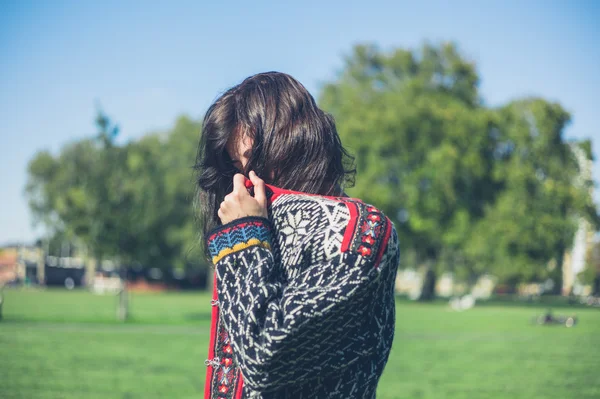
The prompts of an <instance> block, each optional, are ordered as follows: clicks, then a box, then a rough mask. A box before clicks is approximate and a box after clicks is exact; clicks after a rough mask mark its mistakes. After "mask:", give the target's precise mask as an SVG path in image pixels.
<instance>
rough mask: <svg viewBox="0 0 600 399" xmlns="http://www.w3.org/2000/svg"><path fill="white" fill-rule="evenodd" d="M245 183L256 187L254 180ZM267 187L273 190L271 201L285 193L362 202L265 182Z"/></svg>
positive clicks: (249, 186)
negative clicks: (294, 189)
mask: <svg viewBox="0 0 600 399" xmlns="http://www.w3.org/2000/svg"><path fill="white" fill-rule="evenodd" d="M244 184H245V186H246V188H252V187H254V184H252V181H251V180H250V179H246V182H245V183H244ZM265 187H266V188H268V189H269V190H271V191H272V192H273V195H271V197H270V198H269V199H268V201H269V202H273V201H275V200H276V199H277V197H279V196H280V195H283V194H300V195H312V196H316V197H323V198H329V199H335V200H339V201H345V200H352V201H359V202H362V201H361V200H360V199H358V198H351V197H339V196H335V195H321V194H313V193H304V192H302V191H293V190H286V189H284V188H279V187H275V186H272V185H270V184H265Z"/></svg>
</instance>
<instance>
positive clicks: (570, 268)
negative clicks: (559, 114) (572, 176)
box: [562, 143, 595, 295]
mask: <svg viewBox="0 0 600 399" xmlns="http://www.w3.org/2000/svg"><path fill="white" fill-rule="evenodd" d="M570 148H571V151H572V152H573V154H574V155H575V158H576V159H577V163H578V164H579V170H580V173H579V178H578V179H577V181H576V184H585V182H587V181H589V180H591V179H592V168H593V166H594V164H593V161H592V160H591V159H589V158H588V156H587V154H586V153H585V151H584V150H583V149H582V148H581V147H580V146H579V145H578V144H577V143H572V144H570ZM592 191H593V188H590V195H593V193H592ZM594 235H595V231H594V229H593V228H592V226H591V225H590V223H589V222H588V221H587V220H585V219H584V218H583V217H580V218H579V220H578V227H577V232H576V233H575V238H574V239H573V246H572V247H571V248H570V249H569V250H568V251H567V253H566V254H565V257H564V259H563V267H562V273H563V286H562V293H563V295H569V294H570V293H571V291H573V292H574V293H575V294H579V291H581V290H582V288H583V287H582V285H581V284H580V283H579V282H578V281H577V275H578V274H579V273H581V272H582V271H583V269H584V268H585V262H586V254H587V252H588V249H589V248H592V247H593V246H594Z"/></svg>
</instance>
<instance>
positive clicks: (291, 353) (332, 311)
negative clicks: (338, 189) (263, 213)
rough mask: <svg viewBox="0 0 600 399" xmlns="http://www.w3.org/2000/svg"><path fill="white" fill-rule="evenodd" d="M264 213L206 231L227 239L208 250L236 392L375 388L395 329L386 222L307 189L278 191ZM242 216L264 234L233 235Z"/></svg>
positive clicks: (354, 204)
mask: <svg viewBox="0 0 600 399" xmlns="http://www.w3.org/2000/svg"><path fill="white" fill-rule="evenodd" d="M269 215H270V217H269V220H267V219H263V218H244V219H240V220H237V221H235V222H233V223H232V224H229V225H227V226H222V227H220V228H219V229H218V230H217V232H216V233H215V234H213V235H212V237H218V239H219V240H220V242H226V243H229V244H228V245H230V248H222V245H221V247H217V246H213V247H214V248H215V250H214V251H215V252H214V253H213V254H212V255H213V256H214V259H219V260H218V261H217V263H216V264H215V270H216V273H217V280H218V284H217V287H218V300H219V310H220V311H219V319H220V320H219V323H220V324H221V323H222V325H223V327H224V329H225V330H226V331H227V332H228V339H229V341H230V342H231V347H232V349H233V361H234V365H233V367H236V368H238V369H239V370H241V372H242V375H243V395H242V397H243V398H371V397H374V396H375V390H376V387H377V382H378V380H379V377H380V376H381V373H382V372H383V369H384V366H385V364H386V362H387V359H388V356H389V353H390V349H391V346H392V341H393V338H394V323H395V306H394V281H395V277H396V272H397V265H398V259H399V249H398V239H397V234H396V231H395V229H394V228H393V226H392V225H391V222H390V221H389V219H387V218H386V217H385V216H384V215H383V214H382V213H381V212H379V211H378V210H377V209H375V208H373V207H372V206H370V205H367V204H364V203H362V202H360V201H356V200H350V199H341V198H340V199H335V198H330V197H321V196H314V195H303V194H284V195H280V196H278V197H277V198H276V199H275V200H274V201H273V203H272V204H271V205H270V207H269ZM246 225H252V228H253V229H256V228H257V227H256V226H257V225H262V227H261V231H260V239H257V240H247V238H248V237H247V234H237V233H235V234H236V235H235V237H242V236H243V237H245V238H244V240H245V242H238V241H239V239H238V240H237V241H236V240H235V239H233V238H232V237H233V234H234V232H235V231H236V229H243V228H244V226H246ZM216 239H217V238H215V240H216ZM209 244H210V243H209ZM211 251H212V249H211ZM221 389H223V388H221ZM232 389H233V387H232V388H231V389H230V390H229V393H228V396H227V397H231V394H232V392H231V390H232ZM212 392H213V393H214V394H213V395H214V396H213V397H215V398H218V397H221V396H220V393H219V382H218V381H217V380H216V379H215V380H214V389H213V390H212ZM223 395H224V394H223ZM223 397H226V396H223Z"/></svg>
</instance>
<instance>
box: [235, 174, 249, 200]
mask: <svg viewBox="0 0 600 399" xmlns="http://www.w3.org/2000/svg"><path fill="white" fill-rule="evenodd" d="M245 183H246V176H244V175H243V174H241V173H236V174H235V175H234V176H233V192H234V193H238V194H244V193H245V194H247V195H250V194H248V190H246V186H245Z"/></svg>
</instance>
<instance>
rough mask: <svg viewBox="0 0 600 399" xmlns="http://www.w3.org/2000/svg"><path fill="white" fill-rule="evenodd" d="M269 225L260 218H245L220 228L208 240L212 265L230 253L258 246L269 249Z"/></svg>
mask: <svg viewBox="0 0 600 399" xmlns="http://www.w3.org/2000/svg"><path fill="white" fill-rule="evenodd" d="M269 226H270V224H269V223H265V221H264V220H262V219H261V218H254V217H246V218H241V219H237V220H235V221H233V222H232V223H228V224H226V225H224V226H221V227H220V228H219V230H218V231H217V232H215V233H213V234H211V235H210V236H209V238H208V243H209V244H208V249H209V252H210V255H211V257H212V260H213V263H215V264H216V263H217V262H218V261H219V260H221V258H223V257H224V256H227V255H229V254H231V253H234V252H237V251H240V250H242V249H245V248H248V247H250V246H252V245H260V246H263V247H265V248H271V229H270V227H269Z"/></svg>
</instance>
